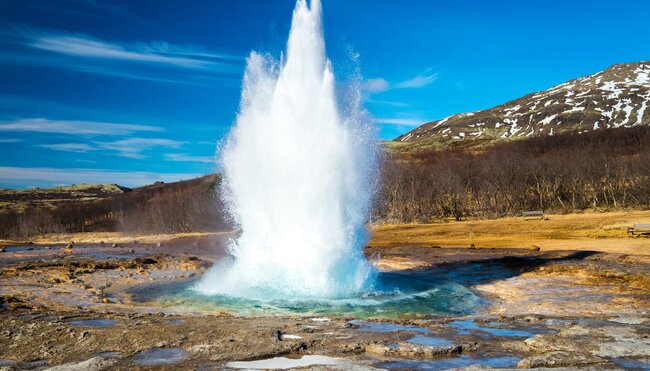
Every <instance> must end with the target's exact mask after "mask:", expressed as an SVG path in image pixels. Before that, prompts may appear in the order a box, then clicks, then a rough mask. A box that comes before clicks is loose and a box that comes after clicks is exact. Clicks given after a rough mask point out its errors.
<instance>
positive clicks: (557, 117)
mask: <svg viewBox="0 0 650 371" xmlns="http://www.w3.org/2000/svg"><path fill="white" fill-rule="evenodd" d="M648 106H650V61H645V62H637V63H628V64H617V65H614V66H612V67H610V68H608V69H606V70H604V71H601V72H599V73H596V74H593V75H588V76H585V77H581V78H578V79H575V80H571V81H568V82H566V83H564V84H561V85H557V86H555V87H553V88H551V89H548V90H546V91H542V92H537V93H533V94H529V95H526V96H524V97H522V98H519V99H516V100H513V101H510V102H508V103H505V104H502V105H500V106H497V107H494V108H491V109H487V110H483V111H477V112H470V113H461V114H456V115H452V116H449V117H446V118H444V119H442V120H438V121H433V122H429V123H426V124H424V125H422V126H420V127H418V128H416V129H414V130H412V131H410V132H408V133H406V134H403V135H401V136H399V137H397V138H396V139H395V141H398V142H407V143H413V144H416V143H418V144H420V145H421V144H423V143H427V142H432V143H433V142H437V143H454V142H460V141H467V140H468V139H480V140H482V141H486V140H487V141H492V140H499V139H508V138H519V137H529V136H534V135H553V134H557V133H561V132H567V131H578V132H584V131H590V130H596V129H599V128H617V127H631V126H636V125H650V108H648Z"/></svg>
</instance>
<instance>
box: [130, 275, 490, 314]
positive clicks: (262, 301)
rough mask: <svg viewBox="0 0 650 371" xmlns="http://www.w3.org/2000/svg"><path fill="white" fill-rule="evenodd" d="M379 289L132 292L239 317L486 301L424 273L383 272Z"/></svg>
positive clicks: (435, 308) (191, 285) (415, 310)
mask: <svg viewBox="0 0 650 371" xmlns="http://www.w3.org/2000/svg"><path fill="white" fill-rule="evenodd" d="M375 285H376V287H377V288H376V289H375V290H372V291H367V292H364V293H361V294H353V295H342V296H339V297H334V298H317V297H311V298H310V297H299V298H281V299H279V298H276V297H275V296H274V295H269V297H267V298H257V299H252V298H246V297H238V296H232V295H224V294H220V295H219V294H217V295H215V294H204V293H202V292H201V291H200V290H197V289H196V282H181V283H178V282H177V283H168V284H156V285H150V286H145V287H141V288H139V289H138V291H134V294H135V297H136V300H139V301H148V302H151V301H153V302H157V303H158V304H159V305H161V306H162V307H163V308H167V309H169V310H173V311H181V312H183V311H185V312H226V313H230V314H233V315H237V316H246V317H249V316H259V315H306V316H318V315H321V316H352V317H356V318H368V317H372V318H384V319H408V318H432V317H436V316H450V315H452V316H459V315H466V314H470V313H472V312H474V311H475V310H476V309H477V308H478V307H479V306H480V305H481V304H482V303H484V300H482V299H481V298H479V297H478V296H476V295H475V294H474V293H472V292H471V291H470V290H469V289H467V288H466V287H465V286H463V285H461V284H458V283H455V282H452V281H448V280H441V279H438V278H434V279H432V278H428V277H427V276H426V275H424V274H418V273H410V274H401V273H390V272H385V273H384V272H382V273H380V274H379V275H378V276H377V278H376V282H375Z"/></svg>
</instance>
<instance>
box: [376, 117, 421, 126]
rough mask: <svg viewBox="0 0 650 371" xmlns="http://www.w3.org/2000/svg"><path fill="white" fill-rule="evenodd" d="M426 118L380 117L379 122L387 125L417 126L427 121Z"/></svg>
mask: <svg viewBox="0 0 650 371" xmlns="http://www.w3.org/2000/svg"><path fill="white" fill-rule="evenodd" d="M425 122H426V121H425V120H417V119H401V118H378V119H377V123H378V124H386V125H395V126H405V127H417V126H420V125H422V124H423V123H425Z"/></svg>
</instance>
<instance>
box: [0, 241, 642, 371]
mask: <svg viewBox="0 0 650 371" xmlns="http://www.w3.org/2000/svg"><path fill="white" fill-rule="evenodd" d="M227 238H228V236H227V235H224V236H216V237H215V236H212V237H210V238H196V239H187V240H182V241H177V242H175V243H164V244H152V243H148V244H143V243H139V242H138V241H130V242H129V243H121V244H119V245H116V246H113V245H112V244H93V245H83V244H76V245H73V246H72V248H71V249H70V248H65V246H63V245H57V246H52V245H50V246H43V245H20V246H9V247H6V248H5V252H2V253H0V266H1V268H2V272H1V273H0V303H1V305H2V314H1V315H0V369H46V368H49V367H53V369H58V370H100V369H152V368H156V369H197V370H209V369H224V368H262V369H263V368H288V367H297V368H310V369H313V368H321V369H353V368H357V369H450V368H475V367H477V366H479V365H480V366H481V367H484V368H485V367H492V368H517V367H519V368H535V367H568V368H572V369H574V368H589V369H644V368H645V369H647V368H648V367H650V366H649V363H648V362H649V359H650V338H649V336H650V314H649V313H648V310H649V309H650V257H649V256H647V255H645V256H643V255H631V254H626V255H622V254H611V253H603V252H590V251H580V252H575V251H542V252H539V251H533V250H526V249H461V248H458V249H452V248H449V249H447V248H445V249H440V248H431V247H413V246H409V247H375V248H369V249H367V254H368V256H370V257H372V258H373V259H377V258H378V259H379V260H378V266H379V268H380V269H382V270H384V271H395V272H399V273H401V274H407V275H408V274H418V275H426V276H428V277H430V278H434V279H439V280H448V281H452V282H456V283H459V284H462V285H464V286H465V287H467V288H469V289H470V290H471V291H472V292H473V293H475V294H476V295H477V296H479V297H480V298H482V305H480V306H479V307H478V308H476V310H474V311H473V313H472V314H470V315H468V316H462V317H455V316H444V315H443V316H436V317H430V318H427V317H420V318H418V317H417V316H410V317H409V319H402V320H381V321H377V320H375V319H372V318H370V319H363V320H361V319H358V318H351V317H338V316H331V315H328V316H322V315H319V316H316V315H291V316H271V315H269V316H258V315H256V316H253V317H236V316H232V315H231V314H229V313H226V312H218V311H214V310H210V309H209V308H206V309H203V310H202V309H201V308H193V309H192V310H188V309H187V308H176V307H174V306H169V305H163V304H161V303H160V302H158V301H156V300H143V299H142V297H140V296H139V295H136V294H135V293H137V292H142V291H143V290H144V291H146V290H148V288H150V287H153V286H155V285H157V284H162V283H169V282H180V283H182V282H187V281H191V280H195V279H197V278H198V277H200V275H201V274H202V273H203V272H204V270H205V269H206V268H208V267H209V266H210V265H211V264H212V263H214V262H215V261H217V260H218V259H220V258H221V257H222V256H223V251H224V249H223V246H224V244H225V240H226V239H227Z"/></svg>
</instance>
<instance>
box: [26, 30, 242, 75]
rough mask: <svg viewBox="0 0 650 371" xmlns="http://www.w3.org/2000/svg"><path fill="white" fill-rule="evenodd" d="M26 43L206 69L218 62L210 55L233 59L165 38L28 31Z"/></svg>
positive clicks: (66, 51)
mask: <svg viewBox="0 0 650 371" xmlns="http://www.w3.org/2000/svg"><path fill="white" fill-rule="evenodd" d="M26 36H28V37H31V40H30V41H29V43H28V45H30V46H32V47H34V48H37V49H42V50H47V51H51V52H55V53H60V54H66V55H71V56H76V57H83V58H101V59H113V60H123V61H130V62H142V63H157V64H166V65H172V66H176V67H183V68H191V69H209V68H213V67H217V66H218V65H220V63H217V62H215V61H214V60H207V59H208V58H212V59H230V60H236V59H237V58H236V57H233V56H228V55H220V54H216V53H211V52H207V51H201V50H196V49H193V48H189V47H181V46H177V45H172V44H169V43H166V42H157V43H152V44H136V45H128V44H119V43H110V42H106V41H103V40H99V39H96V38H93V37H90V36H86V35H70V34H33V33H32V34H28V35H26Z"/></svg>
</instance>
